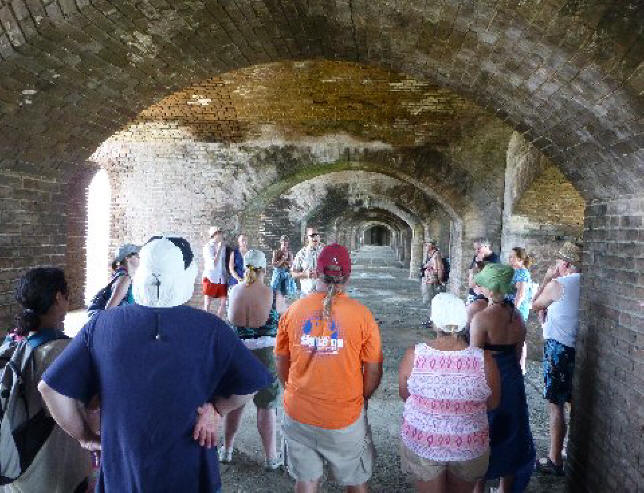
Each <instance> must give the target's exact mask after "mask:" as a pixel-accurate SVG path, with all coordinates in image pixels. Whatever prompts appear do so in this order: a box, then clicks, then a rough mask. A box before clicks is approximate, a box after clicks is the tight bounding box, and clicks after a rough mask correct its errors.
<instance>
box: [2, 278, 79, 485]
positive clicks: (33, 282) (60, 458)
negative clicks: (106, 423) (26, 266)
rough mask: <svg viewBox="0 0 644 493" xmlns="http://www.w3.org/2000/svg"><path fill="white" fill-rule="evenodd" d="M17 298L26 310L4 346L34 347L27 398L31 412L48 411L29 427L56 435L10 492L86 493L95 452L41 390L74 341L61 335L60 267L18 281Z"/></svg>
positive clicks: (63, 289)
mask: <svg viewBox="0 0 644 493" xmlns="http://www.w3.org/2000/svg"><path fill="white" fill-rule="evenodd" d="M15 297H16V301H17V302H18V303H19V304H20V308H21V310H20V312H19V313H18V315H17V316H16V328H15V330H13V331H12V332H11V333H9V335H7V339H5V343H7V342H10V341H9V340H13V341H14V342H20V341H24V340H26V341H27V343H28V344H31V345H32V347H35V349H34V350H33V353H32V358H33V360H32V363H33V364H29V365H27V366H26V371H25V373H24V374H23V379H24V388H25V399H26V403H27V406H28V408H29V409H30V410H37V409H42V410H43V413H42V415H41V416H38V415H34V416H33V417H32V419H31V420H30V421H27V425H26V426H27V427H30V426H31V427H35V426H36V424H35V423H36V421H38V423H39V424H40V425H44V426H46V427H51V432H50V433H49V436H48V437H46V438H45V439H44V442H43V444H42V446H41V447H40V449H39V450H38V452H37V453H36V455H35V456H34V457H33V461H32V462H31V464H30V465H29V466H28V467H27V469H26V470H25V471H24V473H23V474H22V475H21V476H20V477H19V478H18V479H17V480H15V481H14V482H13V483H11V484H8V485H6V486H5V489H6V491H8V492H9V491H10V492H25V493H27V492H34V491H47V492H48V493H49V492H52V493H57V492H60V493H63V492H64V493H67V492H81V491H82V492H84V491H86V489H87V481H88V477H89V475H90V473H91V458H90V453H89V452H88V451H87V450H84V449H83V448H82V446H81V445H82V444H80V443H79V442H78V441H76V440H75V439H73V438H72V437H71V436H69V435H68V434H67V433H65V432H64V431H63V430H62V429H61V428H60V427H59V426H58V425H56V424H55V422H54V420H53V419H52V418H51V417H50V416H49V412H48V411H47V408H46V406H45V404H44V402H43V401H42V397H41V396H40V393H39V392H38V389H37V385H38V382H39V381H40V378H41V375H42V374H43V372H44V371H45V370H46V369H47V368H48V367H49V365H50V364H51V363H53V361H54V359H56V357H57V356H58V355H59V354H60V353H61V352H62V351H63V349H64V348H65V347H66V346H67V344H68V343H69V342H70V339H69V338H66V337H65V336H64V335H63V332H62V330H63V320H64V319H65V315H66V313H67V310H68V307H69V302H68V288H67V281H66V280H65V274H64V273H63V271H62V270H61V269H58V268H55V267H38V268H35V269H31V270H29V271H28V272H27V273H26V274H25V275H24V276H22V277H21V278H20V279H19V280H18V283H17V286H16V292H15ZM30 414H31V412H30Z"/></svg>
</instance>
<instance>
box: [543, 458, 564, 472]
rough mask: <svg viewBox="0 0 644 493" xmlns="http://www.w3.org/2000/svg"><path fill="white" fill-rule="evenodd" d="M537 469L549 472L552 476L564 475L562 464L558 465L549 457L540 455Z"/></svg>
mask: <svg viewBox="0 0 644 493" xmlns="http://www.w3.org/2000/svg"><path fill="white" fill-rule="evenodd" d="M537 471H539V472H540V473H542V474H550V475H552V476H563V475H564V468H563V464H561V465H559V466H558V465H557V464H555V463H554V462H552V460H550V457H542V458H541V459H539V460H538V461H537Z"/></svg>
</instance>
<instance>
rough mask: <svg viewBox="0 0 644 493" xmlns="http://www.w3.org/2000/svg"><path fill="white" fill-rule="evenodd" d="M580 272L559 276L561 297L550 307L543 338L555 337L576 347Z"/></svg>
mask: <svg viewBox="0 0 644 493" xmlns="http://www.w3.org/2000/svg"><path fill="white" fill-rule="evenodd" d="M580 280H581V277H580V275H579V273H575V274H570V275H567V276H564V277H558V278H557V279H556V281H557V282H558V283H559V284H560V285H561V288H562V295H561V298H560V299H559V300H557V301H555V302H553V303H552V304H551V305H550V306H549V307H548V313H547V315H546V322H545V323H544V324H543V338H544V339H554V340H556V341H558V342H560V343H561V344H563V345H564V346H568V347H571V348H574V347H575V340H576V339H577V331H578V330H579V288H580Z"/></svg>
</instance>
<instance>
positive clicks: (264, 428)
mask: <svg viewBox="0 0 644 493" xmlns="http://www.w3.org/2000/svg"><path fill="white" fill-rule="evenodd" d="M276 422H277V412H276V411H275V409H260V408H259V407H258V408H257V431H259V436H260V437H261V439H262V445H263V446H264V454H265V455H266V458H267V459H268V460H272V459H275V458H276V457H277V447H276V442H277V439H276V436H275V423H276Z"/></svg>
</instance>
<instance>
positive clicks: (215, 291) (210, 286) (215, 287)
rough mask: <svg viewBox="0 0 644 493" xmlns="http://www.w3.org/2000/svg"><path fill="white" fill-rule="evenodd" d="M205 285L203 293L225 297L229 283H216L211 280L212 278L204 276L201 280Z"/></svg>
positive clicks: (212, 296) (213, 296) (203, 285)
mask: <svg viewBox="0 0 644 493" xmlns="http://www.w3.org/2000/svg"><path fill="white" fill-rule="evenodd" d="M201 286H202V287H203V294H204V295H205V296H210V297H211V298H225V297H226V295H227V294H228V284H215V283H212V282H210V279H208V278H207V277H204V278H203V279H202V280H201Z"/></svg>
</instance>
